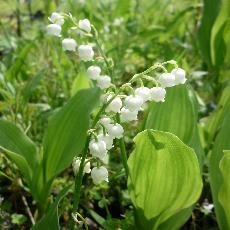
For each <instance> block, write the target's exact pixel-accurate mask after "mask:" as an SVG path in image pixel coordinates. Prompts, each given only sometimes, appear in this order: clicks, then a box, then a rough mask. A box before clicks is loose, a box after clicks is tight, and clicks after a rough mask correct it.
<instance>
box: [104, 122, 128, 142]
mask: <svg viewBox="0 0 230 230" xmlns="http://www.w3.org/2000/svg"><path fill="white" fill-rule="evenodd" d="M106 129H107V132H108V134H109V136H111V137H113V138H118V139H120V138H121V137H122V136H123V133H124V129H123V127H122V126H121V125H120V124H118V123H116V124H115V125H113V124H109V125H107V127H106Z"/></svg>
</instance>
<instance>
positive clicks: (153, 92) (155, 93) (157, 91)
mask: <svg viewBox="0 0 230 230" xmlns="http://www.w3.org/2000/svg"><path fill="white" fill-rule="evenodd" d="M165 95H166V90H165V89H164V88H162V87H153V88H151V89H150V100H151V101H155V102H160V101H162V102H164V101H165Z"/></svg>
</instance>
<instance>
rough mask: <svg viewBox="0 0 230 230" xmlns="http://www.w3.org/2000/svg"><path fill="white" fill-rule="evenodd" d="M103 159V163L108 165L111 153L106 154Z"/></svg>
mask: <svg viewBox="0 0 230 230" xmlns="http://www.w3.org/2000/svg"><path fill="white" fill-rule="evenodd" d="M101 161H102V162H103V164H105V165H107V164H108V163H109V154H106V156H105V157H104V158H103V159H101Z"/></svg>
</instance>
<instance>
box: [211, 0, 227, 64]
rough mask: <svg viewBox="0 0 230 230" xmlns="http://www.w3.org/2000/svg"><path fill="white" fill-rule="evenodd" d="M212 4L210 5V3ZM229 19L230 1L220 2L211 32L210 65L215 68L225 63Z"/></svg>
mask: <svg viewBox="0 0 230 230" xmlns="http://www.w3.org/2000/svg"><path fill="white" fill-rule="evenodd" d="M210 4H212V3H210ZM229 19H230V1H229V0H222V1H221V9H220V11H219V15H218V17H217V18H216V20H215V23H214V25H213V27H212V31H211V58H212V63H213V65H215V66H220V65H222V64H223V63H224V61H225V56H226V53H228V52H230V51H228V50H227V48H229V45H228V43H229V39H228V40H227V43H225V37H226V31H227V32H230V30H229V28H227V29H226V26H229V25H230V24H229V23H228V21H229Z"/></svg>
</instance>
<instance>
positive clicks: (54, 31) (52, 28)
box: [46, 24, 61, 36]
mask: <svg viewBox="0 0 230 230" xmlns="http://www.w3.org/2000/svg"><path fill="white" fill-rule="evenodd" d="M46 30H47V33H48V34H49V35H52V36H59V35H60V34H61V26H60V25H57V24H49V25H48V26H47V27H46Z"/></svg>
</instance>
